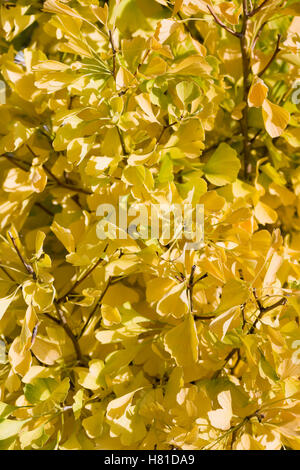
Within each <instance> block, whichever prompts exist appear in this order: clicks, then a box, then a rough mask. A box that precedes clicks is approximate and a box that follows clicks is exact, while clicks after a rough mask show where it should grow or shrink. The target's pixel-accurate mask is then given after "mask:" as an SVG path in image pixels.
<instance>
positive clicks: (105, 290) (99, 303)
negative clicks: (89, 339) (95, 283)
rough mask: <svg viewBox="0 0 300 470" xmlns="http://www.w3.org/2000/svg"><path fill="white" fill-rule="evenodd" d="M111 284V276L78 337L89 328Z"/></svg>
mask: <svg viewBox="0 0 300 470" xmlns="http://www.w3.org/2000/svg"><path fill="white" fill-rule="evenodd" d="M110 285H111V277H109V278H108V281H107V283H106V286H105V288H104V290H103V292H102V293H101V295H100V297H99V299H98V301H97V302H96V305H95V307H94V308H93V310H92V311H91V313H90V314H89V316H88V318H87V320H86V322H85V324H84V325H83V327H82V330H81V331H80V333H79V335H78V336H77V339H80V338H81V336H82V335H83V333H84V332H85V330H86V329H87V327H88V325H89V323H90V321H91V319H92V317H93V316H94V315H95V313H96V312H97V310H98V308H99V307H101V302H102V300H103V297H104V296H105V294H106V292H107V290H108V288H109V286H110Z"/></svg>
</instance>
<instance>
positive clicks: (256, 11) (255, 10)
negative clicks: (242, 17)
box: [248, 0, 269, 18]
mask: <svg viewBox="0 0 300 470" xmlns="http://www.w3.org/2000/svg"><path fill="white" fill-rule="evenodd" d="M268 1H269V0H264V1H263V2H262V3H261V4H260V5H259V6H258V7H256V8H254V10H252V11H251V12H250V13H249V14H248V16H249V17H250V18H251V17H252V16H254V15H256V14H257V13H259V12H260V10H261V9H262V8H263V7H264V6H265V5H266V4H267V3H268Z"/></svg>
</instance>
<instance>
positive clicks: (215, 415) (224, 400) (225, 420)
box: [208, 390, 232, 431]
mask: <svg viewBox="0 0 300 470" xmlns="http://www.w3.org/2000/svg"><path fill="white" fill-rule="evenodd" d="M218 402H219V404H220V406H221V408H219V409H217V410H213V411H209V412H208V417H209V420H210V423H211V425H212V426H213V427H214V428H217V429H222V431H226V430H227V429H229V428H230V422H231V418H232V405H231V394H230V391H229V390H227V391H224V392H221V393H219V394H218Z"/></svg>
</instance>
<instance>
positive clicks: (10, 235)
mask: <svg viewBox="0 0 300 470" xmlns="http://www.w3.org/2000/svg"><path fill="white" fill-rule="evenodd" d="M8 236H9V238H10V239H11V241H12V244H13V246H14V249H15V251H16V253H17V255H18V257H19V258H20V260H21V262H22V264H23V266H24V267H25V269H26V271H27V273H28V274H30V276H32V278H33V279H34V280H36V279H37V277H36V273H35V272H34V269H33V267H32V266H31V264H30V263H27V261H25V259H24V257H23V256H22V254H21V252H20V250H19V248H18V246H17V244H16V240H15V238H14V237H13V235H12V233H11V232H10V231H8Z"/></svg>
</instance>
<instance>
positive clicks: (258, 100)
mask: <svg viewBox="0 0 300 470" xmlns="http://www.w3.org/2000/svg"><path fill="white" fill-rule="evenodd" d="M268 91H269V88H268V87H267V85H266V84H265V83H264V81H263V80H262V79H261V78H259V77H256V78H255V79H254V81H253V83H252V85H251V88H250V90H249V95H248V104H249V106H250V107H255V108H260V107H261V106H262V105H263V102H264V100H265V99H266V97H267V94H268Z"/></svg>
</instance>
